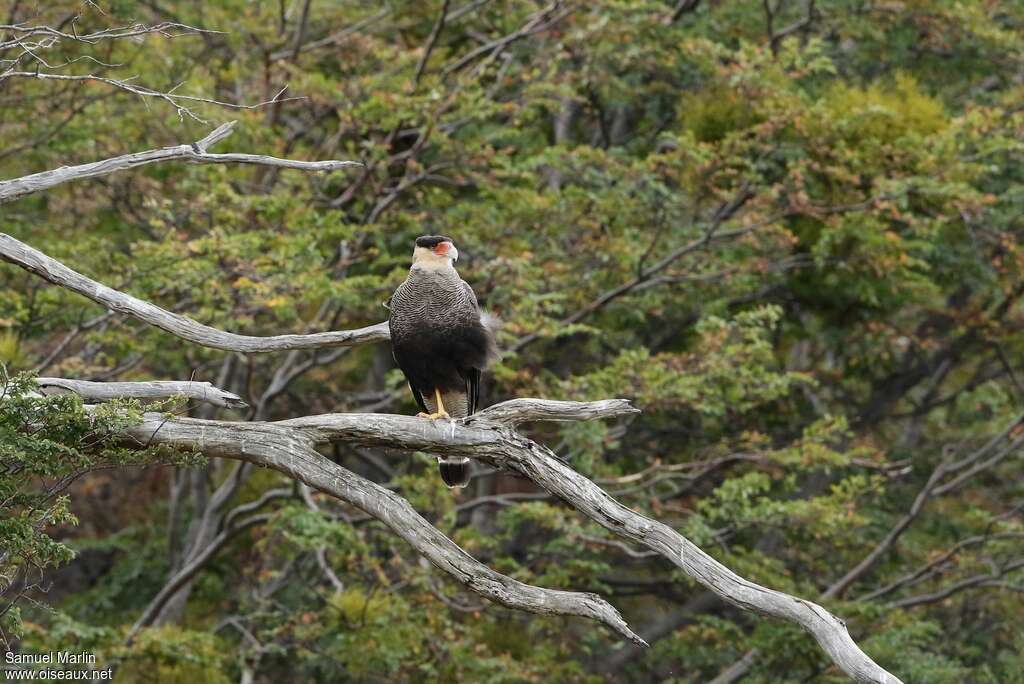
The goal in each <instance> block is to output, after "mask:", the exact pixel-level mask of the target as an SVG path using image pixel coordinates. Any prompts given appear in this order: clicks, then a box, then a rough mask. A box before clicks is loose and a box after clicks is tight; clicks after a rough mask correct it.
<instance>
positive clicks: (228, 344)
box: [0, 127, 390, 352]
mask: <svg viewBox="0 0 1024 684" xmlns="http://www.w3.org/2000/svg"><path fill="white" fill-rule="evenodd" d="M222 128H223V127H222ZM218 130H220V129H218ZM216 132H217V131H214V133H211V134H210V136H207V138H209V137H212V136H213V135H214V134H216ZM0 259H3V260H4V261H7V262H10V263H12V264H14V265H16V266H20V267H21V268H23V269H25V270H26V271H29V272H30V273H34V274H36V275H38V276H39V277H41V278H43V279H45V280H48V281H49V282H51V283H53V284H54V285H59V286H60V287H63V288H65V289H68V290H71V291H72V292H77V293H78V294H80V295H83V296H85V297H88V298H89V299H91V300H93V301H94V302H96V303H97V304H100V305H101V306H105V307H106V308H108V309H110V310H111V311H116V312H118V313H122V314H126V315H128V316H132V317H134V318H138V319H139V320H141V321H144V322H146V323H149V324H150V325H153V326H156V327H157V328H160V329H161V330H165V331H167V332H169V333H171V334H172V335H175V336H177V337H180V338H182V339H184V340H188V341H189V342H194V343H195V344H199V345H202V346H204V347H212V348H214V349H223V350H225V351H237V352H272V351H286V350H289V349H322V348H326V347H354V346H356V345H360V344H368V343H371V342H380V341H383V340H387V339H389V338H390V333H389V331H388V324H387V322H383V323H377V324H376V325H370V326H367V327H365V328H357V329H355V330H335V331H332V332H320V333H310V334H308V335H273V336H270V337H257V336H253V335H237V334H235V333H229V332H225V331H223V330H218V329H217V328H212V327H210V326H208V325H204V324H202V323H200V322H198V321H195V320H192V319H191V318H188V317H187V316H182V315H181V314H176V313H172V312H170V311H167V310H165V309H161V308H160V307H159V306H156V305H154V304H150V303H149V302H146V301H143V300H141V299H138V298H137V297H132V296H131V295H129V294H125V293H123V292H119V291H117V290H114V289H112V288H109V287H107V286H106V285H103V284H101V283H98V282H96V281H95V280H93V279H91V278H88V277H86V276H84V275H82V274H81V273H78V272H77V271H74V270H72V269H70V268H68V267H67V266H65V265H64V264H62V263H61V262H59V261H57V260H56V259H53V258H51V257H48V256H47V255H45V254H43V253H42V252H40V251H39V250H37V249H34V248H32V247H30V246H28V245H26V244H25V243H24V242H21V241H19V240H16V239H14V238H13V237H11V236H10V235H7V234H5V233H0Z"/></svg>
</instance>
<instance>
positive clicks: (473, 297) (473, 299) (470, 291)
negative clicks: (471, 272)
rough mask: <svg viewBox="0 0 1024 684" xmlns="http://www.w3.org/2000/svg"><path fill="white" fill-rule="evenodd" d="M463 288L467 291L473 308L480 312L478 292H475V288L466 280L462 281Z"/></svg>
mask: <svg viewBox="0 0 1024 684" xmlns="http://www.w3.org/2000/svg"><path fill="white" fill-rule="evenodd" d="M462 286H463V287H464V288H465V289H466V294H467V295H468V296H469V301H471V302H473V308H474V309H476V310H477V311H480V305H479V304H478V303H477V301H476V292H473V288H472V287H470V286H469V283H467V282H466V281H465V280H463V281H462Z"/></svg>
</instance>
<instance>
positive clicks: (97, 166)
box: [0, 121, 362, 203]
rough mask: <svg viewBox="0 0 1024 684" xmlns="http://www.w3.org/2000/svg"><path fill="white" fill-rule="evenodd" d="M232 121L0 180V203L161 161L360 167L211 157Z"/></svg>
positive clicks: (302, 168)
mask: <svg viewBox="0 0 1024 684" xmlns="http://www.w3.org/2000/svg"><path fill="white" fill-rule="evenodd" d="M234 124H235V122H233V121H232V122H229V123H226V124H223V125H221V126H219V127H218V128H217V129H216V130H214V131H213V132H212V133H210V134H209V135H207V136H206V137H205V138H203V139H202V140H200V141H198V142H196V143H193V144H189V145H175V146H173V147H162V148H160V149H157V150H147V151H145V152H134V153H132V154H124V155H121V156H120V157H111V158H110V159H103V160H102V161H97V162H90V163H88V164H78V165H77V166H62V167H60V168H59V169H53V170H51V171H42V172H40V173H33V174H31V175H29V176H22V177H21V178H13V179H11V180H5V181H0V203H4V202H10V201H12V200H16V199H18V198H19V197H24V196H25V195H31V194H32V193H35V192H40V191H41V190H48V189H50V188H52V187H54V186H55V185H60V184H61V183H67V182H68V181H72V180H80V179H82V178H92V177H94V176H104V175H106V174H109V173H114V172H116V171H124V170H126V169H133V168H135V167H137V166H146V165H148V164H155V163H157V162H165V161H187V162H192V163H196V164H257V165H260V166H276V167H278V168H284V169H298V170H300V171H336V170H337V169H344V168H349V167H353V166H362V163H360V162H356V161H341V160H330V161H299V160H296V159H278V158H277V157H267V156H265V155H262V154H241V153H234V152H232V153H228V154H211V153H209V152H207V151H206V148H207V147H209V146H210V145H213V144H214V143H216V142H219V141H221V140H223V139H224V138H226V137H227V136H228V135H230V134H231V130H232V128H233V127H234Z"/></svg>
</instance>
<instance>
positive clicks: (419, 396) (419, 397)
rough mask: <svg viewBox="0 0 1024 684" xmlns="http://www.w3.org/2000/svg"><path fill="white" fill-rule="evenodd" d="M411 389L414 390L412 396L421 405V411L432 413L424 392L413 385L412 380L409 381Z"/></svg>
mask: <svg viewBox="0 0 1024 684" xmlns="http://www.w3.org/2000/svg"><path fill="white" fill-rule="evenodd" d="M409 389H411V390H412V398H413V399H415V400H416V404H417V405H418V406H419V407H420V411H423V412H424V413H430V411H429V410H428V409H427V405H426V404H425V403H424V402H423V393H422V392H420V391H419V390H418V389H416V388H415V387H413V386H412V383H411V382H410V383H409Z"/></svg>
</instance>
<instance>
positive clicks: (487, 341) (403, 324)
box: [388, 236, 494, 486]
mask: <svg viewBox="0 0 1024 684" xmlns="http://www.w3.org/2000/svg"><path fill="white" fill-rule="evenodd" d="M457 255H458V252H457V250H455V246H454V244H452V242H451V240H450V239H449V238H445V237H443V236H425V237H422V238H419V239H418V240H417V241H416V250H415V252H414V257H413V258H414V263H413V266H412V268H410V269H409V276H408V277H407V278H406V280H405V282H403V283H402V284H401V285H399V286H398V289H396V290H395V293H394V294H393V295H392V296H391V301H390V304H389V307H390V309H391V315H390V317H389V321H388V322H389V325H390V328H391V345H392V352H393V354H394V357H395V362H396V363H397V364H398V367H399V368H401V369H402V372H403V373H404V374H405V377H406V379H407V380H408V381H409V387H410V389H412V393H413V397H414V398H415V399H416V403H417V404H418V405H419V406H420V408H421V409H422V410H423V411H424V412H425V413H429V414H431V415H430V417H443V416H444V415H445V414H446V415H447V416H450V417H451V418H464V417H466V416H468V415H470V414H472V413H474V412H475V411H476V409H477V402H478V400H479V396H480V376H481V373H482V372H483V370H484V369H485V368H486V367H487V364H488V361H489V360H490V358H491V357H492V356H493V354H494V338H493V335H492V333H491V331H490V330H488V329H487V327H486V326H485V325H484V323H483V321H482V320H481V317H480V308H479V306H478V304H477V300H476V295H475V294H474V293H473V290H472V288H471V287H470V286H469V285H468V284H467V283H466V282H465V281H464V280H462V278H460V277H459V274H458V272H457V271H456V270H455V268H454V266H453V265H452V261H453V260H454V258H456V257H457ZM438 396H440V404H441V405H438V400H437V398H438ZM440 465H441V476H442V478H443V479H444V481H445V483H446V484H448V485H449V486H464V485H465V484H467V483H468V481H469V464H468V462H467V461H466V459H464V458H457V459H447V458H441V459H440Z"/></svg>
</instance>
